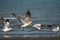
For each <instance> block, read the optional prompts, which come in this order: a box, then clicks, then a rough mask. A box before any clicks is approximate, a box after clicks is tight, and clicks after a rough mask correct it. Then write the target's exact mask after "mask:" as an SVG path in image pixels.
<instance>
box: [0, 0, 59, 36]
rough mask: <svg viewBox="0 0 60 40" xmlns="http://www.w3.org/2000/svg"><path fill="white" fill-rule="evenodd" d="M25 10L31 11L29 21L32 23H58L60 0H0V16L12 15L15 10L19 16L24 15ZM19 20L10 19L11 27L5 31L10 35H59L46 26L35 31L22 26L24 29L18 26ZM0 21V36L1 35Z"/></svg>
mask: <svg viewBox="0 0 60 40" xmlns="http://www.w3.org/2000/svg"><path fill="white" fill-rule="evenodd" d="M27 10H30V12H31V21H32V23H33V24H36V23H41V24H60V0H0V18H1V17H13V16H12V15H11V13H12V12H15V13H16V14H17V15H19V16H21V17H25V13H26V11H27ZM19 24H20V22H19V21H18V20H16V19H13V20H10V26H11V27H12V28H13V29H12V30H11V31H9V32H7V35H9V36H10V37H52V36H60V35H59V33H60V31H59V32H57V34H56V33H55V32H52V30H50V29H48V28H43V29H42V31H36V30H35V29H34V28H32V26H31V27H28V28H24V31H22V29H21V28H20V27H19V26H18V25H19ZM2 28H3V26H2V24H1V23H0V37H3V33H4V32H2V31H1V29H2ZM32 35H33V36H32Z"/></svg>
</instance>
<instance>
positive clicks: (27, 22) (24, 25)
mask: <svg viewBox="0 0 60 40" xmlns="http://www.w3.org/2000/svg"><path fill="white" fill-rule="evenodd" d="M12 15H13V16H14V17H16V18H17V19H18V20H19V21H20V22H22V23H23V25H21V27H27V26H29V25H31V23H32V22H31V21H30V18H31V13H30V11H29V10H28V11H27V12H26V17H25V18H24V19H23V18H22V17H20V16H17V15H16V14H14V13H12Z"/></svg>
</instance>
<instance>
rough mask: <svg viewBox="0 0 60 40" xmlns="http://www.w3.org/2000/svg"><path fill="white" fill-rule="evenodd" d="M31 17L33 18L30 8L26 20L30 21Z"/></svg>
mask: <svg viewBox="0 0 60 40" xmlns="http://www.w3.org/2000/svg"><path fill="white" fill-rule="evenodd" d="M30 18H31V13H30V10H28V11H27V12H26V17H25V21H30Z"/></svg>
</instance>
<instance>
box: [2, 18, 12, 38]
mask: <svg viewBox="0 0 60 40" xmlns="http://www.w3.org/2000/svg"><path fill="white" fill-rule="evenodd" d="M1 21H2V23H3V26H4V28H3V29H2V31H4V37H6V32H7V31H10V30H11V29H12V28H9V20H8V19H4V18H1Z"/></svg>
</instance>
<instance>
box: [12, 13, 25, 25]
mask: <svg viewBox="0 0 60 40" xmlns="http://www.w3.org/2000/svg"><path fill="white" fill-rule="evenodd" d="M12 15H13V16H14V17H16V18H17V19H18V20H19V21H20V22H22V23H23V24H25V23H26V22H25V20H24V19H23V18H22V17H20V16H17V15H16V14H14V13H12Z"/></svg>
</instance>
